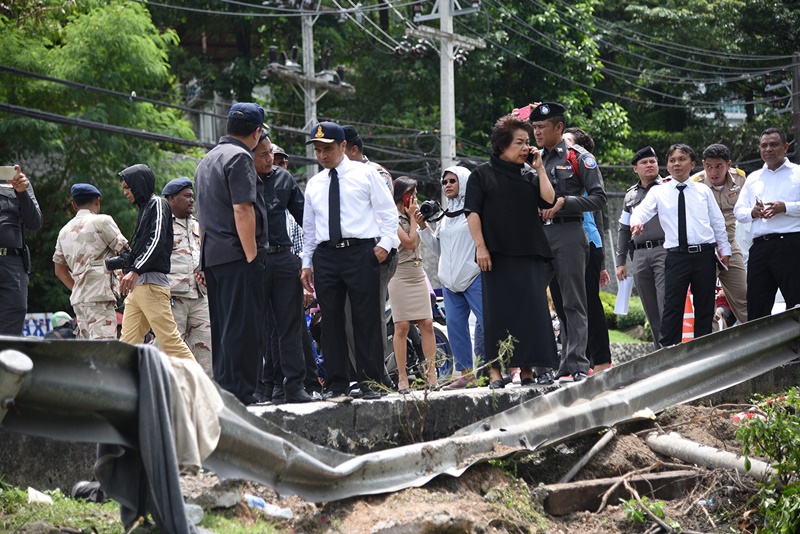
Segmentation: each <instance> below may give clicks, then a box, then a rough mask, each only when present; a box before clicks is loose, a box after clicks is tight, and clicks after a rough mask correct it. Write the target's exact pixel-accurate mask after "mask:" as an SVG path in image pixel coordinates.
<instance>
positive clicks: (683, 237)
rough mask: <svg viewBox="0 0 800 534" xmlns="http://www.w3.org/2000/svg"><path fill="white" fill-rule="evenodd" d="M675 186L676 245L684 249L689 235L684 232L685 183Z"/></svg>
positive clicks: (687, 243)
mask: <svg viewBox="0 0 800 534" xmlns="http://www.w3.org/2000/svg"><path fill="white" fill-rule="evenodd" d="M675 187H677V188H678V246H679V247H680V249H681V250H682V251H685V250H686V249H687V248H688V247H689V237H688V236H687V233H686V197H685V196H684V195H683V190H684V189H686V184H680V185H676V186H675Z"/></svg>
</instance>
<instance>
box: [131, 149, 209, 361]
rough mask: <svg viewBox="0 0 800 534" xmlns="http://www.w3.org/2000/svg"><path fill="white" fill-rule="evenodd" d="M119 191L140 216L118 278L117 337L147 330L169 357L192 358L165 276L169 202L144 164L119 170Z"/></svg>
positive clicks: (137, 338)
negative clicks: (121, 306)
mask: <svg viewBox="0 0 800 534" xmlns="http://www.w3.org/2000/svg"><path fill="white" fill-rule="evenodd" d="M118 176H119V179H120V183H121V184H122V192H123V193H124V194H125V197H126V198H127V199H128V200H129V201H130V202H131V204H136V206H137V207H138V208H139V215H138V217H137V218H136V229H135V230H134V234H133V239H132V241H131V242H132V243H133V247H132V250H131V255H130V257H131V260H130V262H128V267H127V269H126V274H125V276H123V277H122V280H120V283H119V290H120V293H122V294H123V295H125V314H124V316H123V318H122V335H121V336H120V338H119V339H120V341H124V342H126V343H133V344H139V343H143V342H144V338H145V336H146V335H147V332H148V331H149V330H152V331H153V333H155V335H156V338H158V343H159V345H161V349H162V350H163V351H164V352H165V353H167V354H168V355H169V356H173V357H176V358H188V359H191V360H194V355H193V354H192V351H190V350H189V347H187V346H186V343H185V342H184V341H183V339H181V335H180V334H179V333H178V326H177V325H176V324H175V319H174V318H173V317H172V306H171V304H170V296H169V280H168V279H167V273H169V268H170V256H171V254H172V224H170V222H171V215H172V214H171V212H170V209H169V203H168V202H167V201H166V200H164V199H163V198H161V197H159V196H156V195H155V194H154V190H155V186H156V177H155V175H154V174H153V171H152V170H150V167H148V166H147V165H144V164H138V165H132V166H130V167H128V168H127V169H125V170H123V171H121V172H120V173H119V175H118Z"/></svg>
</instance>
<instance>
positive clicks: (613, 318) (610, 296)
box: [600, 291, 617, 330]
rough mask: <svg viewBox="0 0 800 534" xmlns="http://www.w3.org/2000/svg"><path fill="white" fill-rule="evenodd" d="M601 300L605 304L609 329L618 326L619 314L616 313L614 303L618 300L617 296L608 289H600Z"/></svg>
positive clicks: (604, 312)
mask: <svg viewBox="0 0 800 534" xmlns="http://www.w3.org/2000/svg"><path fill="white" fill-rule="evenodd" d="M600 302H601V303H602V304H603V314H604V315H605V317H606V324H607V325H608V329H609V330H612V329H614V328H616V327H617V314H616V313H614V305H615V304H616V302H617V296H616V295H615V294H614V293H609V292H608V291H600Z"/></svg>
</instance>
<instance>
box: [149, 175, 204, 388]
mask: <svg viewBox="0 0 800 534" xmlns="http://www.w3.org/2000/svg"><path fill="white" fill-rule="evenodd" d="M161 194H162V195H163V196H164V197H165V198H166V199H167V202H169V207H170V209H171V210H172V233H173V246H172V256H170V261H171V269H170V272H169V275H167V278H168V279H169V292H170V295H171V296H172V315H173V317H175V323H176V324H177V325H178V332H180V334H181V337H182V338H183V340H184V341H185V342H186V344H187V345H188V346H189V350H191V351H192V354H194V357H195V359H196V360H197V363H199V364H200V365H201V366H202V367H203V370H204V371H205V372H206V373H208V374H209V375H212V371H211V322H210V320H209V315H208V299H207V298H206V292H205V280H204V278H203V275H202V273H201V272H200V271H199V266H200V225H199V223H198V222H197V219H195V218H194V216H193V215H192V211H193V210H194V191H193V190H192V181H191V180H189V178H176V179H175V180H172V181H171V182H169V183H167V185H165V186H164V189H163V190H162V191H161Z"/></svg>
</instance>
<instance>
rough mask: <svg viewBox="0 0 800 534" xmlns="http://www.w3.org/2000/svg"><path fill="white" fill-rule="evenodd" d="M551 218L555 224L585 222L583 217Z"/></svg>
mask: <svg viewBox="0 0 800 534" xmlns="http://www.w3.org/2000/svg"><path fill="white" fill-rule="evenodd" d="M550 220H551V221H553V224H564V223H571V222H583V217H556V218H555V219H550Z"/></svg>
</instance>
